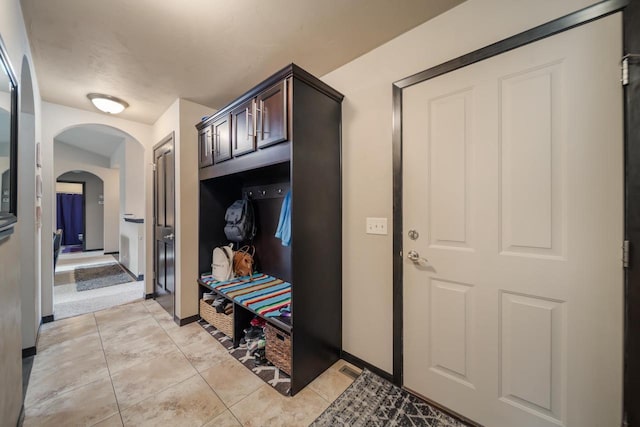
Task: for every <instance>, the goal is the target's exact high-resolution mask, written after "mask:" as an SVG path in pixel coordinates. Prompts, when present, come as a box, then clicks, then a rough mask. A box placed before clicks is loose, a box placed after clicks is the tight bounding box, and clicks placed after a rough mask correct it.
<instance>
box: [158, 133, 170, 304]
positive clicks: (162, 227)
mask: <svg viewBox="0 0 640 427" xmlns="http://www.w3.org/2000/svg"><path fill="white" fill-rule="evenodd" d="M153 160H154V165H155V173H154V180H153V194H154V206H153V211H154V214H153V215H154V221H153V224H154V278H155V280H154V282H155V291H156V300H157V301H158V302H159V303H160V305H162V307H164V309H165V310H167V312H168V313H169V314H171V315H172V316H173V315H174V301H175V297H174V293H175V244H174V242H175V235H174V225H175V222H174V212H175V209H174V207H175V168H174V145H173V134H172V135H170V136H169V137H167V138H165V139H164V140H163V141H162V142H161V143H160V144H158V145H157V146H156V147H155V148H154V150H153Z"/></svg>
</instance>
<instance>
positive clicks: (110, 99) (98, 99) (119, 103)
mask: <svg viewBox="0 0 640 427" xmlns="http://www.w3.org/2000/svg"><path fill="white" fill-rule="evenodd" d="M87 98H89V100H91V102H92V103H93V105H95V107H96V108H97V109H98V110H100V111H102V112H104V113H107V114H118V113H122V112H123V111H124V109H125V108H127V107H128V106H129V104H127V103H126V102H125V101H123V100H122V99H120V98H116V97H115V96H111V95H105V94H102V93H90V94H88V95H87Z"/></svg>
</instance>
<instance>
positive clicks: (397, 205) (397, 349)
mask: <svg viewBox="0 0 640 427" xmlns="http://www.w3.org/2000/svg"><path fill="white" fill-rule="evenodd" d="M629 1H631V0H604V1H601V2H599V3H596V4H593V5H591V6H588V7H585V8H584V9H580V10H578V11H575V12H573V13H570V14H568V15H565V16H562V17H560V18H557V19H554V20H552V21H549V22H547V23H545V24H542V25H539V26H537V27H534V28H531V29H529V30H526V31H523V32H521V33H519V34H516V35H514V36H511V37H508V38H506V39H503V40H501V41H498V42H496V43H493V44H490V45H488V46H485V47H483V48H480V49H477V50H475V51H473V52H470V53H467V54H465V55H462V56H459V57H457V58H454V59H451V60H449V61H446V62H443V63H441V64H439V65H436V66H434V67H431V68H428V69H426V70H424V71H421V72H419V73H416V74H413V75H411V76H408V77H405V78H403V79H401V80H398V81H396V82H394V83H393V85H392V88H393V94H392V103H393V107H392V151H393V157H392V159H393V160H392V162H393V382H394V383H395V384H396V385H398V386H400V387H402V386H403V384H404V378H403V358H404V355H403V315H404V313H403V265H402V259H403V258H402V250H403V247H402V237H403V236H402V227H403V224H402V219H403V211H402V203H403V200H402V91H403V90H404V89H406V88H408V87H410V86H413V85H415V84H418V83H422V82H424V81H426V80H429V79H432V78H434V77H438V76H440V75H443V74H446V73H450V72H452V71H455V70H457V69H460V68H463V67H466V66H468V65H471V64H474V63H476V62H479V61H483V60H485V59H489V58H492V57H494V56H497V55H500V54H502V53H505V52H508V51H510V50H513V49H517V48H519V47H523V46H525V45H528V44H531V43H534V42H536V41H539V40H542V39H544V38H547V37H550V36H553V35H556V34H558V33H561V32H564V31H567V30H570V29H572V28H575V27H578V26H580V25H584V24H587V23H589V22H592V21H595V20H597V19H600V18H604V17H606V16H609V15H611V14H613V13H616V12H619V11H621V10H623V9H624V8H625V7H626V6H627V4H628V3H629ZM626 144H627V142H626V141H625V145H626ZM625 216H626V212H625Z"/></svg>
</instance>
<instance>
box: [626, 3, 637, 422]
mask: <svg viewBox="0 0 640 427" xmlns="http://www.w3.org/2000/svg"><path fill="white" fill-rule="evenodd" d="M639 20H640V0H633V1H630V2H629V5H628V6H627V7H626V8H625V10H624V13H623V22H624V52H623V53H624V54H625V55H629V57H628V59H627V64H628V73H629V74H628V83H627V84H626V85H625V86H624V96H625V106H624V107H625V150H626V152H625V169H626V171H625V180H626V183H625V184H626V185H625V186H626V188H625V193H626V199H625V205H626V206H625V239H626V240H628V241H629V242H630V246H631V248H630V252H629V254H628V268H627V277H626V279H627V280H626V284H625V285H626V288H625V308H626V311H625V373H624V411H625V419H624V424H623V425H625V426H637V425H640V55H639V54H640V26H638V22H640V21H639Z"/></svg>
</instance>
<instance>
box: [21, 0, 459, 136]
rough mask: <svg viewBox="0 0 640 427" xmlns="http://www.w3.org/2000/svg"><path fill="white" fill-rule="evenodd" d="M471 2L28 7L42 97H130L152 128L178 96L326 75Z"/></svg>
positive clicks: (159, 1) (148, 2) (128, 1)
mask: <svg viewBox="0 0 640 427" xmlns="http://www.w3.org/2000/svg"><path fill="white" fill-rule="evenodd" d="M462 1H463V0H401V1H398V0H215V1H214V0H188V1H175V0H133V1H132V0H109V1H87V0H47V1H43V0H21V3H22V8H23V12H24V16H25V23H26V26H27V31H28V33H29V38H30V41H31V48H32V51H33V55H34V61H35V68H36V72H37V75H38V81H39V85H40V91H41V95H42V98H43V99H44V100H46V101H50V102H54V103H58V104H62V105H68V106H71V107H76V108H80V109H86V110H93V106H92V105H91V103H90V102H89V100H88V99H87V98H86V94H87V93H89V92H102V93H106V94H109V95H113V96H117V97H120V98H123V99H124V100H126V101H127V102H128V103H129V104H130V107H129V108H128V109H127V110H126V111H125V112H124V113H123V114H121V116H122V117H124V118H128V119H130V120H136V121H140V122H144V123H153V122H154V121H155V120H156V119H157V118H158V117H159V116H160V115H161V114H162V113H163V112H164V111H165V110H166V108H167V107H168V106H169V105H170V104H171V103H172V102H173V101H174V100H175V99H176V98H178V97H182V98H186V99H189V100H192V101H194V102H197V103H200V104H204V105H208V106H210V107H212V108H220V107H222V106H223V105H225V104H226V103H228V102H230V101H232V100H233V99H234V98H235V97H237V96H239V95H240V94H242V93H243V92H245V91H246V90H248V89H250V88H251V87H252V86H254V85H255V84H257V83H259V82H260V81H261V80H263V79H265V78H266V77H268V76H269V75H270V74H272V73H274V72H275V71H277V70H279V69H280V68H282V67H284V66H285V65H287V64H289V63H291V62H295V63H296V64H298V65H299V66H301V67H302V68H305V69H306V70H307V71H309V72H311V73H312V74H314V75H316V76H322V75H324V74H326V73H328V72H330V71H332V70H334V69H336V68H338V67H339V66H341V65H344V64H346V63H347V62H349V61H351V60H353V59H354V58H357V57H358V56H360V55H362V54H363V53H365V52H368V51H369V50H371V49H373V48H375V47H376V46H379V45H381V44H383V43H384V42H386V41H389V40H391V39H392V38H394V37H396V36H398V35H400V34H401V33H403V32H405V31H407V30H409V29H411V28H413V27H415V26H417V25H419V24H421V23H423V22H425V21H427V20H429V19H431V18H432V17H434V16H436V15H438V14H440V13H442V12H444V11H446V10H448V9H449V8H451V7H453V6H455V5H457V4H459V3H461V2H462Z"/></svg>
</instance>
